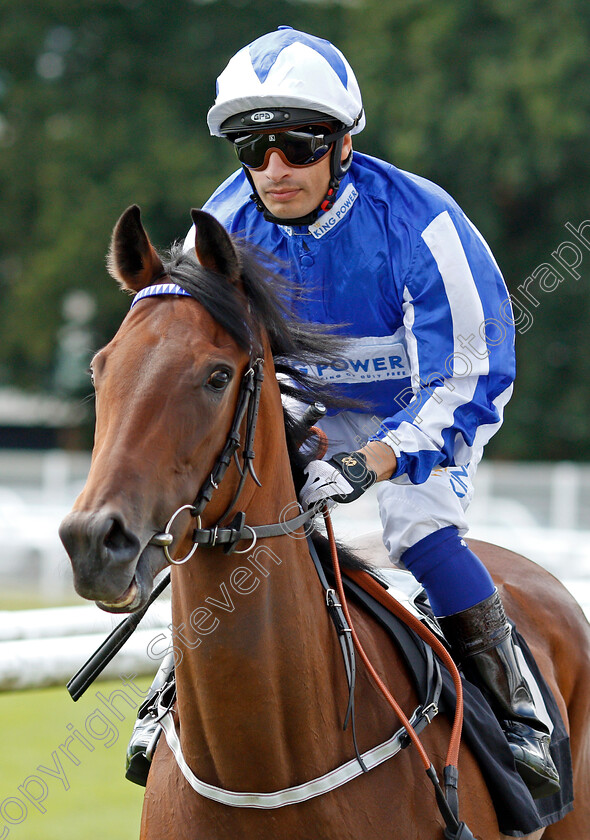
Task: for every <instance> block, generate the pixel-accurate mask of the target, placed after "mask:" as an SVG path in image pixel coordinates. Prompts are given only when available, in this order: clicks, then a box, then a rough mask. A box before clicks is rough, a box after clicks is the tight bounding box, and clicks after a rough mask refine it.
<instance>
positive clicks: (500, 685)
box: [438, 591, 559, 799]
mask: <svg viewBox="0 0 590 840" xmlns="http://www.w3.org/2000/svg"><path fill="white" fill-rule="evenodd" d="M438 620H439V623H440V626H441V627H442V630H443V633H444V634H445V637H446V638H447V640H448V642H449V644H450V645H451V648H452V649H453V652H454V653H455V655H456V656H457V657H458V659H459V662H460V663H461V664H462V665H463V668H464V670H465V673H466V675H467V676H468V677H474V682H475V683H476V684H477V685H479V686H482V685H483V688H484V689H485V690H486V694H487V695H488V699H489V700H490V703H491V706H492V708H493V710H494V714H496V715H497V717H498V719H499V721H500V723H501V725H502V729H503V730H504V733H505V735H506V738H507V740H508V743H509V745H510V749H511V750H512V755H513V756H514V761H515V763H516V769H517V770H518V772H519V773H520V775H521V776H522V778H523V780H524V782H525V783H526V785H527V786H528V788H529V789H530V791H531V793H532V795H533V797H534V798H535V799H540V798H541V797H543V796H550V795H551V794H553V793H557V791H558V790H559V774H558V772H557V769H556V767H555V764H554V763H553V759H552V758H551V753H550V752H549V744H550V742H551V736H550V734H549V730H548V729H547V726H546V724H545V723H543V722H542V721H541V720H539V718H538V717H537V713H536V709H535V702H534V699H533V696H532V694H531V692H530V690H529V687H528V685H527V682H526V680H525V678H524V677H523V675H522V672H521V670H520V666H519V664H518V660H517V658H516V651H515V648H514V642H513V640H512V628H511V626H510V624H509V623H508V621H507V620H506V614H505V612H504V607H503V605H502V601H501V600H500V596H499V594H498V592H497V591H495V592H494V593H493V595H490V597H489V598H486V600H485V601H482V602H481V603H480V604H476V605H475V606H473V607H469V608H468V609H466V610H463V611H462V612H459V613H455V614H454V615H449V616H446V617H444V618H439V619H438Z"/></svg>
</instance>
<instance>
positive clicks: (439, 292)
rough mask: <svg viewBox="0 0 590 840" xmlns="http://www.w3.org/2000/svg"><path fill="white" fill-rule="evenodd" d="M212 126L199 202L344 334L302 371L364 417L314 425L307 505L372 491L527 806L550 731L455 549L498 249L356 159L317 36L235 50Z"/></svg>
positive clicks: (510, 351)
mask: <svg viewBox="0 0 590 840" xmlns="http://www.w3.org/2000/svg"><path fill="white" fill-rule="evenodd" d="M207 121H208V124H209V129H210V131H211V134H212V135H214V136H217V137H223V138H226V139H227V140H229V141H230V142H231V143H232V144H233V145H234V148H235V151H236V154H237V157H238V160H239V162H240V164H241V167H240V169H239V170H238V171H237V172H235V173H234V174H233V175H231V176H230V177H229V178H228V179H227V180H226V181H225V182H224V183H223V184H221V186H220V187H219V188H218V189H217V190H216V191H215V193H214V194H213V195H212V197H211V198H210V199H209V201H208V202H207V204H206V205H205V207H204V209H205V210H207V211H208V212H210V213H212V214H213V215H214V216H216V217H217V219H219V221H220V222H221V223H222V224H223V225H224V226H225V227H226V228H227V230H228V231H229V232H230V233H237V234H240V236H242V237H244V238H246V239H247V240H248V241H251V242H254V243H256V245H258V246H260V247H261V248H263V249H265V250H266V251H268V252H271V253H273V254H275V255H276V256H277V257H278V259H279V260H280V261H281V263H282V264H283V265H285V266H287V269H286V270H287V271H288V272H289V274H290V278H291V280H292V281H293V282H294V286H295V288H297V290H298V291H297V294H296V297H295V298H294V299H293V301H292V302H291V305H292V307H293V309H294V311H296V312H297V314H298V315H299V316H301V317H303V318H304V319H305V320H308V321H312V322H315V323H321V324H326V326H329V325H331V324H340V325H345V326H344V327H343V332H344V335H345V336H346V337H347V339H348V342H347V344H346V352H345V354H344V356H343V358H342V360H341V362H338V363H336V364H334V365H333V366H332V367H326V366H324V365H319V364H318V365H316V366H311V369H310V370H309V373H310V374H311V375H314V376H317V377H319V378H320V379H321V380H325V381H326V382H327V383H329V384H331V385H332V386H336V387H338V388H339V389H341V391H342V393H343V394H344V395H346V396H349V397H352V398H355V399H357V400H359V401H362V403H364V404H365V405H370V406H372V411H371V412H369V413H361V412H354V411H342V412H340V413H337V414H334V415H333V416H328V417H326V418H324V419H323V420H322V421H320V422H319V423H318V425H319V426H320V427H321V428H323V430H324V431H325V432H326V434H327V436H328V439H329V441H330V448H329V450H328V452H327V454H326V456H325V459H324V460H315V461H312V462H311V463H310V464H309V465H308V467H307V481H306V483H305V485H304V487H303V489H302V491H301V494H300V498H301V502H302V504H303V505H304V506H305V507H308V506H311V505H316V504H321V503H322V502H323V501H324V500H325V501H328V502H329V501H334V500H336V501H338V502H351V501H354V500H355V499H357V498H358V497H359V496H360V495H361V494H362V493H363V492H364V491H365V490H366V489H367V488H368V487H369V486H371V485H372V484H373V483H375V482H379V487H378V491H377V497H378V502H379V510H380V515H381V520H382V523H383V539H384V543H385V545H386V548H387V550H388V553H389V556H390V558H391V560H392V562H394V563H397V564H400V565H405V567H406V568H407V569H409V570H410V571H411V572H412V573H413V574H414V576H415V577H416V578H417V580H418V581H420V583H421V584H422V585H423V586H424V588H425V590H426V593H427V595H428V597H429V599H430V603H431V605H432V608H433V610H434V613H435V615H436V616H437V617H438V619H439V623H440V625H441V627H442V629H443V631H444V633H445V636H446V637H447V639H448V641H449V643H450V645H451V647H452V648H453V649H454V651H455V653H456V655H457V656H458V658H459V659H460V661H461V663H462V665H463V667H464V669H465V670H466V671H467V672H468V673H469V675H470V676H471V677H472V678H474V679H475V680H476V681H478V683H479V684H480V685H481V686H482V687H483V688H484V690H485V691H486V693H487V695H488V697H489V698H490V701H491V703H492V706H493V708H494V710H495V712H496V714H497V715H498V718H499V720H500V722H501V725H502V727H503V729H504V731H505V733H506V737H507V739H508V742H509V744H510V747H511V750H512V752H513V756H514V759H515V762H516V766H517V768H518V770H519V772H520V773H521V775H522V776H523V778H524V780H525V782H526V783H527V784H528V785H529V787H530V789H531V792H532V793H533V796H546V795H549V794H551V793H554V792H556V791H557V790H559V777H558V773H557V770H556V768H555V765H554V763H553V760H552V758H551V755H550V752H549V745H550V734H549V732H550V729H549V728H548V726H547V724H546V723H545V722H544V720H542V716H541V715H540V713H539V712H538V710H537V707H536V704H535V699H534V698H535V695H534V694H533V691H532V690H531V686H529V684H528V683H527V679H526V678H525V676H524V675H523V673H522V671H521V667H520V665H519V661H518V658H517V651H516V649H515V646H514V643H513V640H512V630H511V625H510V624H509V622H508V621H507V619H506V616H505V613H504V609H503V606H502V602H501V600H500V596H499V594H498V592H497V590H496V588H495V586H494V583H493V581H492V579H491V577H490V575H489V573H488V571H487V570H486V568H485V567H484V565H483V564H482V562H481V561H480V560H479V558H478V557H477V556H476V555H475V554H474V553H473V552H472V551H471V550H470V548H469V547H468V546H467V544H466V542H465V541H464V540H463V535H464V534H465V533H466V532H467V522H466V518H465V510H466V508H467V506H468V504H469V502H470V500H471V496H472V493H473V487H472V481H473V477H474V474H475V471H476V468H477V464H478V462H479V460H480V458H481V456H482V451H483V447H484V445H485V444H486V443H487V441H488V440H489V439H490V438H491V436H492V435H493V434H494V433H495V432H496V431H497V430H498V429H499V427H500V426H501V424H502V418H503V411H504V406H505V405H506V403H507V402H508V400H509V398H510V396H511V393H512V382H513V379H514V374H515V361H514V320H513V317H512V313H511V308H510V299H509V294H508V291H507V289H506V286H505V284H504V281H503V278H502V275H501V273H500V270H499V268H498V266H497V264H496V262H495V260H494V258H493V256H492V254H491V252H490V249H489V247H488V245H487V244H486V242H485V241H484V239H483V237H482V236H481V234H480V233H479V232H478V231H477V230H476V228H475V227H474V225H473V224H472V223H471V222H470V221H469V219H468V218H467V217H466V216H465V214H464V213H463V212H462V210H461V209H460V208H459V206H458V205H457V204H456V203H455V201H453V199H452V198H451V197H450V196H449V195H448V194H447V193H446V192H445V191H444V190H442V189H441V188H440V187H438V186H436V185H435V184H433V183H431V182H430V181H427V180H425V179H424V178H421V177H419V176H416V175H412V174H410V173H408V172H403V171H401V170H399V169H397V168H395V167H394V166H392V165H390V164H388V163H385V162H384V161H381V160H378V159H375V158H373V157H369V156H367V155H363V154H359V153H358V152H353V150H352V139H351V138H352V135H354V134H358V133H359V132H360V131H362V129H363V127H364V125H365V114H364V111H363V105H362V100H361V93H360V90H359V87H358V84H357V81H356V79H355V76H354V73H353V71H352V69H351V67H350V65H349V64H348V62H347V60H346V58H345V57H344V56H343V55H342V53H341V52H340V51H339V50H338V49H336V48H335V47H334V46H333V45H332V44H330V43H329V42H327V41H325V40H322V39H320V38H317V37H315V36H311V35H308V34H305V33H303V32H298V31H296V30H294V29H292V28H290V27H286V26H282V27H279V29H278V30H277V31H276V32H272V33H269V34H267V35H263V36H262V37H261V38H258V39H257V40H255V41H254V42H253V43H251V44H249V45H248V46H246V47H244V48H243V49H241V50H240V51H239V52H238V53H237V54H236V55H235V56H234V57H233V58H232V59H231V60H230V62H229V64H228V65H227V67H226V68H225V70H224V71H223V72H222V73H221V75H220V77H219V79H218V81H217V97H216V100H215V104H214V105H213V107H212V108H211V109H210V111H209V113H208V117H207ZM193 245H194V228H193V229H192V230H191V231H190V232H189V235H188V237H187V242H186V247H187V248H188V247H190V246H193ZM530 679H531V678H530V676H529V680H530ZM535 690H536V687H535Z"/></svg>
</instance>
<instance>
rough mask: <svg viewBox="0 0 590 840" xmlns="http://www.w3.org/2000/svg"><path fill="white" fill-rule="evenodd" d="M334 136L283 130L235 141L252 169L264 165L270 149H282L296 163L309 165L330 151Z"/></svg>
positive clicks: (238, 152)
mask: <svg viewBox="0 0 590 840" xmlns="http://www.w3.org/2000/svg"><path fill="white" fill-rule="evenodd" d="M334 139H335V138H334V137H332V136H331V135H328V136H326V135H324V134H311V133H308V132H304V131H280V132H277V133H276V134H273V133H269V134H247V135H246V136H244V137H238V138H237V139H236V140H234V141H233V142H234V146H235V149H236V154H237V156H238V160H239V161H240V163H243V164H244V165H245V166H247V167H248V168H249V169H259V168H260V167H261V166H263V165H264V161H265V158H266V153H267V151H268V150H269V149H278V150H279V151H281V152H282V153H283V155H284V156H285V158H286V159H287V161H288V162H289V163H290V164H292V165H293V166H309V165H310V164H312V163H316V162H317V161H318V160H320V159H321V158H323V156H324V155H325V154H326V153H327V152H328V151H329V150H330V147H331V145H332V143H333V141H334Z"/></svg>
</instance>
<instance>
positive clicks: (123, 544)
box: [103, 518, 139, 557]
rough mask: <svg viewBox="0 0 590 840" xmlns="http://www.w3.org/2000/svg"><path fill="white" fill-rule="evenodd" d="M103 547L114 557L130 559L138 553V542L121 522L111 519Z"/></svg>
mask: <svg viewBox="0 0 590 840" xmlns="http://www.w3.org/2000/svg"><path fill="white" fill-rule="evenodd" d="M103 546H104V547H105V548H106V549H107V551H108V552H109V553H110V554H112V555H113V556H115V557H125V556H127V557H132V556H135V554H136V553H137V552H138V551H139V540H138V539H137V537H136V536H135V535H134V534H132V533H130V532H129V531H128V530H127V529H126V528H125V526H124V525H123V523H122V522H120V521H119V520H118V519H117V518H113V519H112V520H111V524H110V527H109V528H108V529H107V531H106V533H105V535H104V538H103Z"/></svg>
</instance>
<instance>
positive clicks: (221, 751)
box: [173, 403, 346, 790]
mask: <svg viewBox="0 0 590 840" xmlns="http://www.w3.org/2000/svg"><path fill="white" fill-rule="evenodd" d="M279 417H281V418H282V415H281V414H280V403H279ZM273 423H274V428H271V426H272V425H273ZM256 445H257V458H256V464H257V471H258V475H259V478H260V479H261V481H262V489H261V490H258V491H255V490H254V488H253V484H252V483H251V482H249V492H247V491H245V492H244V499H243V500H244V502H245V506H244V508H242V505H241V503H240V508H241V509H244V510H245V511H246V514H247V518H246V523H250V524H252V525H262V524H268V523H271V522H279V521H280V519H281V513H282V512H284V511H285V509H286V508H287V507H288V506H290V507H291V511H290V512H288V513H287V518H290V517H292V516H294V515H295V514H296V513H297V509H296V507H295V506H294V499H295V493H294V489H293V483H292V478H291V472H290V468H289V463H288V458H287V454H286V447H285V445H284V439H283V432H282V428H281V430H280V432H279V431H278V430H277V428H276V405H275V411H274V420H273V412H272V411H270V412H269V409H268V406H264V405H261V411H260V418H259V427H258V433H257V444H256ZM248 496H249V500H248V498H247V497H248ZM240 501H242V499H241V500H240ZM243 545H244V543H242V544H241V546H243ZM175 572H177V573H178V574H177V576H176V580H175V586H174V588H173V617H174V620H173V626H174V635H175V641H176V645H177V658H180V657H182V660H181V661H180V662H179V663H178V665H177V677H178V697H179V712H180V719H181V738H182V742H183V749H184V750H185V753H186V755H187V759H188V761H189V764H190V766H191V767H192V768H193V770H194V772H195V773H197V775H199V773H200V774H202V778H204V779H205V780H206V781H210V782H213V783H215V782H217V783H218V784H221V785H222V786H228V787H230V788H232V787H233V788H234V789H239V786H240V785H245V784H248V785H249V786H250V789H251V788H252V785H253V784H257V785H258V786H259V789H260V790H264V789H276V788H277V787H281V786H288V785H289V784H294V783H295V782H296V781H302V780H303V779H302V777H301V775H300V774H301V773H302V774H303V776H305V778H309V777H310V776H312V775H313V773H314V771H317V768H318V766H321V765H322V764H323V763H324V762H325V761H326V760H328V761H329V762H332V763H333V762H334V761H335V760H337V759H339V758H340V754H338V755H332V756H329V755H328V756H327V755H326V745H325V743H324V740H323V739H322V738H319V739H318V733H321V732H323V731H326V730H327V731H338V730H339V729H340V730H341V726H342V715H343V712H344V710H345V707H346V693H345V692H346V687H345V677H344V669H343V665H342V661H341V656H340V652H339V648H338V643H337V640H336V638H335V634H334V630H333V628H332V626H331V624H330V621H329V618H328V616H327V612H326V607H325V603H324V599H323V591H322V588H321V586H320V583H319V580H318V577H317V574H316V571H315V569H314V567H313V563H312V561H311V559H310V557H309V553H308V549H307V542H306V540H305V539H302V535H301V532H300V533H299V534H298V535H296V536H295V537H294V536H281V537H274V538H271V539H268V540H265V541H264V542H263V543H261V544H259V545H257V546H255V547H254V548H253V549H252V550H251V551H249V552H248V553H246V554H242V555H238V554H235V553H234V554H232V555H229V556H226V555H225V554H223V552H222V551H220V550H219V549H213V550H209V551H204V550H203V549H200V550H199V551H198V552H197V554H196V555H195V556H194V557H193V558H192V559H191V561H189V563H187V564H186V566H183V567H180V568H178V569H175ZM246 773H247V775H246Z"/></svg>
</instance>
